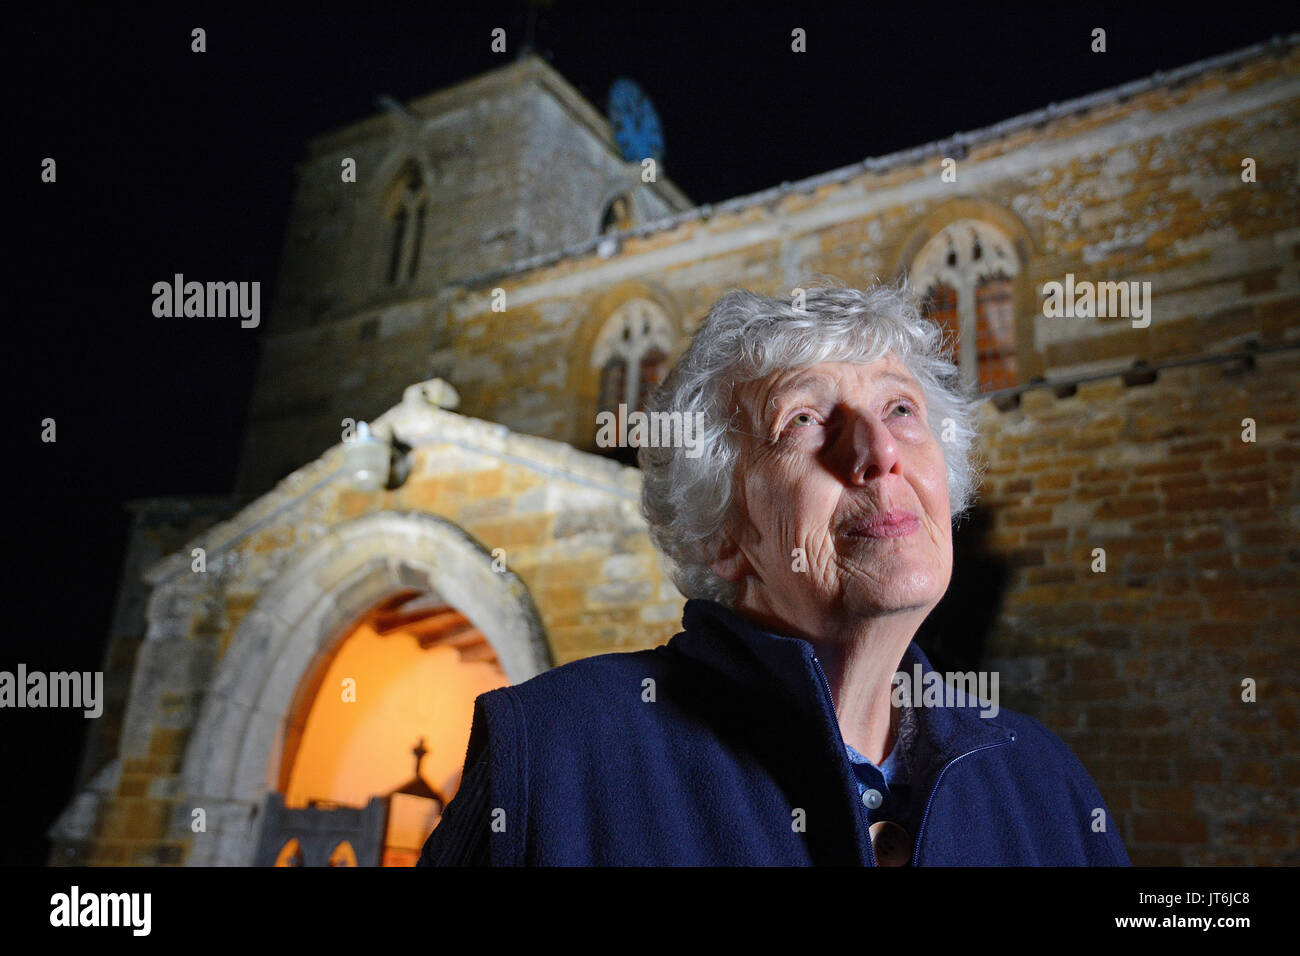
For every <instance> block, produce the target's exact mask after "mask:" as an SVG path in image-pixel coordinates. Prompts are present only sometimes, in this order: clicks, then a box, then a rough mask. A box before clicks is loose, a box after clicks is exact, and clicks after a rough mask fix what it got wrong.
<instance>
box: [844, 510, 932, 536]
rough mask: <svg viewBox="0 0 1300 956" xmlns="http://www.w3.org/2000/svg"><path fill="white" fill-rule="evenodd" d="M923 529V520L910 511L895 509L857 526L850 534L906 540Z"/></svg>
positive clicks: (861, 522)
mask: <svg viewBox="0 0 1300 956" xmlns="http://www.w3.org/2000/svg"><path fill="white" fill-rule="evenodd" d="M920 527H921V519H920V518H918V517H917V516H916V515H914V514H912V512H910V511H905V510H903V509H895V510H892V511H886V512H884V513H883V514H878V515H876V516H875V517H873V518H867V519H866V520H864V521H860V522H858V523H857V524H855V525H854V526H853V527H852V528H851V529H850V531H849V534H852V535H856V536H858V537H862V538H905V537H907V536H908V535H909V534H912V533H913V532H914V531H916V530H917V529H918V528H920Z"/></svg>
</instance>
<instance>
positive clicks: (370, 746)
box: [261, 589, 509, 866]
mask: <svg viewBox="0 0 1300 956" xmlns="http://www.w3.org/2000/svg"><path fill="white" fill-rule="evenodd" d="M507 683H509V681H508V680H507V678H506V674H505V671H504V670H502V669H501V664H500V662H499V661H498V659H497V655H496V651H495V650H494V649H493V647H492V645H491V644H490V643H489V642H488V640H487V638H486V637H485V636H484V634H483V632H482V631H480V630H479V629H478V628H477V627H476V626H475V625H474V624H473V622H471V621H470V620H469V619H468V618H467V617H466V616H465V615H464V614H462V613H461V612H460V611H458V610H456V609H455V608H453V607H452V606H451V605H449V604H447V603H446V601H445V600H444V599H443V598H442V597H441V596H439V595H437V594H430V593H421V592H419V591H416V590H414V589H411V590H406V591H401V592H399V593H397V594H395V595H394V596H392V597H391V598H388V599H387V600H385V601H383V602H381V603H380V604H379V605H377V606H376V607H375V608H374V609H373V610H372V611H371V612H370V613H369V614H367V615H366V616H365V617H364V618H363V619H362V620H361V621H359V622H358V623H357V625H356V626H355V627H354V628H353V629H352V631H351V633H350V634H348V635H347V636H346V637H344V638H343V640H342V641H340V643H339V644H338V646H337V648H336V649H335V651H334V653H333V655H332V657H330V658H329V659H324V658H323V659H322V660H321V661H320V662H319V665H318V666H317V667H316V668H315V672H314V673H311V674H309V675H308V676H307V677H305V678H304V680H303V685H302V686H301V687H300V688H299V693H298V694H297V695H296V701H295V704H294V707H293V709H292V712H291V715H290V718H289V724H288V727H287V730H286V738H285V746H284V748H283V753H282V755H281V762H280V778H279V781H280V782H279V786H278V787H277V791H278V792H279V793H280V794H281V795H282V798H283V805H284V807H285V808H286V809H299V810H302V809H307V810H311V809H315V810H319V811H322V812H323V811H332V810H335V809H338V808H340V807H351V808H353V809H363V808H364V807H366V806H367V804H368V803H369V802H370V800H371V799H372V798H374V797H380V798H382V799H383V800H384V802H385V805H386V807H385V808H386V810H387V815H386V825H385V827H384V828H383V834H384V836H383V840H382V851H381V852H380V856H379V859H380V860H381V865H384V866H414V865H415V862H416V860H417V859H418V858H419V851H420V847H421V846H423V844H424V840H425V839H426V838H427V837H428V836H429V832H432V830H433V827H434V826H435V825H436V823H437V820H438V817H439V816H440V815H441V810H442V808H443V806H445V805H446V803H447V802H448V801H450V800H451V798H452V797H454V796H455V793H456V790H457V788H458V787H459V784H460V771H461V769H462V763H463V761H464V758H465V750H466V747H467V746H468V744H469V731H470V722H471V718H472V717H473V713H474V699H475V698H476V697H477V696H478V695H479V694H482V693H486V692H487V691H489V690H493V689H495V688H497V687H501V686H503V685H505V684H507ZM412 744H414V746H412ZM413 755H414V756H415V758H416V759H415V760H414V761H412V756H413ZM412 784H415V785H414V786H412ZM421 802H423V804H424V805H425V813H424V815H423V816H422V815H420V813H419V810H418V806H419V804H421ZM408 804H414V805H416V806H415V808H414V810H413V809H408ZM426 817H427V821H426V819H425V818H426ZM408 818H409V819H408ZM284 823H285V830H284V832H282V833H280V834H270V833H267V832H265V828H266V826H267V824H266V823H264V824H263V828H264V832H263V834H262V838H261V842H262V844H263V845H264V846H265V845H267V844H268V843H270V844H274V845H275V846H282V845H284V844H287V843H288V842H289V841H290V840H294V839H298V838H300V835H299V834H296V833H295V832H291V831H292V829H293V826H299V827H304V826H305V827H310V815H306V816H304V815H297V816H293V817H286V819H285V821H284ZM417 830H418V831H419V832H414V831H417ZM357 843H358V845H357V846H356V849H355V851H354V853H353V859H358V858H359V859H360V863H361V865H367V864H369V863H373V862H374V860H373V859H369V857H371V856H372V855H373V854H374V853H375V852H378V848H376V847H373V846H368V845H365V844H363V843H361V842H360V841H357ZM353 865H356V864H353Z"/></svg>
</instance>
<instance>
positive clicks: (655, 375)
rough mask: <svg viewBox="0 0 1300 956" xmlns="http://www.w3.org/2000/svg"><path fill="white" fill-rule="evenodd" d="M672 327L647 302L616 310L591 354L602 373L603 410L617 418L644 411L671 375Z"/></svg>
mask: <svg viewBox="0 0 1300 956" xmlns="http://www.w3.org/2000/svg"><path fill="white" fill-rule="evenodd" d="M672 348H673V332H672V325H671V324H670V323H669V321H668V316H667V315H665V314H664V310H663V309H661V308H660V307H659V306H657V305H655V304H654V303H653V302H650V301H649V300H647V299H632V300H631V301H629V302H625V303H623V305H621V306H619V308H618V309H617V310H615V312H614V314H613V315H611V316H610V317H609V318H608V319H607V320H606V321H605V324H604V325H603V326H602V327H601V330H600V333H599V334H598V335H597V336H596V342H595V345H593V346H592V350H591V364H592V367H593V368H598V369H600V398H599V403H600V407H599V408H598V409H597V411H600V412H613V413H614V414H616V415H617V414H618V406H619V405H623V406H624V407H625V409H626V412H627V413H630V412H634V411H644V410H645V407H646V403H647V402H648V401H649V400H650V394H651V392H652V391H653V390H654V389H655V388H656V387H657V386H659V385H660V384H661V383H662V382H663V380H664V376H665V375H666V374H667V372H668V356H669V355H670V354H672Z"/></svg>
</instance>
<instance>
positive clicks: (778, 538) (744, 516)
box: [713, 353, 952, 633]
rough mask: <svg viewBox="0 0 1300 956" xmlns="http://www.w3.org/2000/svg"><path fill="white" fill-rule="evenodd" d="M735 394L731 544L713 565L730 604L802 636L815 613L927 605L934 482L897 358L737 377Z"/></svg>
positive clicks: (843, 615) (923, 423) (935, 542)
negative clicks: (736, 592) (732, 597)
mask: <svg viewBox="0 0 1300 956" xmlns="http://www.w3.org/2000/svg"><path fill="white" fill-rule="evenodd" d="M736 401H737V402H738V404H739V407H740V412H741V414H740V418H739V421H741V422H744V424H743V425H741V426H740V427H741V428H742V429H743V430H744V431H746V432H747V433H748V434H747V435H741V436H738V437H739V440H740V442H741V448H742V451H741V457H740V462H739V464H738V467H737V475H736V479H735V480H736V488H737V496H736V501H735V510H734V511H733V515H734V516H735V518H734V519H733V524H732V528H731V532H730V541H731V542H732V544H733V547H732V548H730V549H729V550H728V551H724V553H723V556H722V557H721V558H720V559H719V560H718V561H715V562H714V564H713V568H714V570H715V571H717V572H718V573H719V574H721V575H722V576H723V577H726V578H728V579H729V580H733V581H741V580H744V584H743V586H742V592H741V594H742V597H741V601H742V607H745V608H748V609H750V610H756V611H760V612H768V613H770V614H771V615H772V616H774V617H777V618H778V619H780V620H783V621H788V622H789V623H790V624H792V625H794V626H795V627H797V628H799V629H800V630H801V631H803V632H805V633H811V632H816V631H817V630H818V629H819V628H818V626H817V625H816V624H814V622H818V621H826V622H827V626H829V625H830V623H831V622H833V621H835V620H846V619H852V618H860V617H862V616H876V615H886V614H892V613H897V612H907V611H914V612H919V614H920V617H921V618H924V616H925V615H926V614H929V612H930V611H931V610H932V609H933V608H934V606H935V605H936V604H938V603H939V599H940V598H942V597H943V594H944V591H946V590H947V588H948V582H949V579H950V577H951V574H952V524H951V517H950V514H949V508H948V483H947V476H946V472H945V466H944V457H943V451H942V449H941V448H940V446H939V442H938V441H937V440H936V438H935V436H934V434H933V433H932V432H931V430H930V427H929V418H928V409H927V407H926V404H925V396H924V394H923V393H922V391H921V388H920V386H919V385H918V384H917V383H916V380H915V379H913V378H912V376H911V375H910V374H908V372H907V370H906V368H905V366H904V365H903V364H902V362H900V361H899V360H898V359H897V358H895V357H894V356H893V355H892V354H889V353H887V354H886V355H885V356H884V358H882V359H881V360H879V361H877V362H875V363H873V364H871V365H853V364H848V363H840V362H827V363H823V364H821V365H816V366H813V367H812V368H808V369H801V370H793V371H787V372H780V373H777V374H774V375H772V376H770V377H768V378H766V379H762V380H759V381H755V382H748V383H744V384H742V385H740V386H738V387H737V390H736ZM886 516H888V517H891V518H893V519H894V520H893V521H892V522H889V521H887V520H882V519H886ZM918 623H919V621H918Z"/></svg>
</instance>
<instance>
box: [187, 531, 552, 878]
mask: <svg viewBox="0 0 1300 956" xmlns="http://www.w3.org/2000/svg"><path fill="white" fill-rule="evenodd" d="M409 589H417V590H421V591H426V592H429V593H435V594H438V595H441V596H442V597H443V598H444V599H445V600H446V601H447V603H448V604H451V605H454V606H455V607H456V608H457V609H458V610H459V611H460V612H461V613H463V614H464V615H465V617H467V618H468V619H469V620H470V621H471V622H472V623H473V624H474V625H475V626H476V627H477V628H478V629H479V630H480V631H482V633H483V634H484V635H485V636H486V637H487V639H488V641H489V642H490V643H491V644H492V646H493V648H494V649H495V651H496V653H497V658H498V660H499V661H500V663H501V666H502V668H503V669H504V670H505V672H506V676H507V677H508V678H509V679H510V681H511V683H519V682H521V681H524V680H527V679H528V678H530V677H533V676H535V675H536V674H539V673H541V672H542V671H544V670H546V669H548V668H549V667H550V666H551V665H552V661H551V656H550V650H549V647H548V645H547V643H546V640H545V636H544V633H543V630H542V626H541V623H540V618H539V616H538V614H537V611H536V608H535V607H534V606H533V603H532V599H531V598H530V597H529V595H528V592H527V589H526V588H525V587H524V585H523V582H522V581H520V580H519V579H518V578H517V577H516V576H515V575H514V574H512V573H510V572H508V571H506V572H500V573H499V572H494V571H493V570H492V557H491V555H490V554H489V553H488V552H487V551H486V550H484V548H483V547H482V546H481V545H480V544H478V542H476V541H475V540H474V539H473V538H471V537H470V536H469V535H467V534H466V533H465V532H464V531H463V530H461V529H460V528H459V527H457V526H456V525H454V524H451V523H450V522H448V521H446V520H444V519H442V518H438V517H436V516H434V515H430V514H425V513H421V512H406V513H399V512H380V513H377V514H371V515H366V516H364V517H361V518H357V519H355V520H353V521H350V522H347V523H346V524H342V525H339V526H338V527H336V528H333V529H332V530H331V531H330V532H329V533H328V534H326V535H325V536H323V537H322V538H320V539H319V540H317V541H315V542H313V544H312V545H311V546H310V548H308V549H307V550H306V552H305V553H304V554H303V555H302V556H301V557H300V558H299V559H298V560H297V561H296V562H295V563H294V564H293V565H292V566H291V567H290V568H289V569H288V570H287V571H286V572H284V573H283V574H282V575H281V576H280V577H279V578H278V579H277V580H276V581H275V582H274V583H273V584H272V585H271V586H270V587H268V588H267V589H266V590H265V591H264V592H263V594H262V596H261V597H260V598H259V599H258V601H257V603H256V604H255V605H254V607H253V609H252V610H251V611H250V612H249V614H248V616H247V617H246V618H245V619H244V620H243V621H242V622H241V623H240V625H239V627H238V629H237V630H236V632H235V634H234V636H233V638H232V639H231V646H230V650H229V651H228V652H227V653H226V655H225V656H224V657H223V659H222V661H221V664H220V666H219V668H218V671H217V674H216V677H215V679H214V681H213V683H212V685H211V688H210V690H209V693H208V695H207V698H206V699H205V701H204V704H203V708H202V711H201V713H200V715H199V720H198V723H197V725H196V727H195V730H194V733H193V734H192V735H191V737H190V741H189V745H188V746H187V748H186V752H185V757H184V761H183V764H182V767H181V781H180V789H181V793H182V794H183V798H182V804H181V807H180V811H182V812H178V813H177V815H176V817H175V818H173V821H172V824H171V829H172V836H171V839H174V840H177V841H182V842H189V843H191V852H190V854H189V856H188V858H187V860H186V862H187V863H188V864H190V865H230V866H247V865H250V864H251V863H252V860H253V854H254V852H255V848H256V844H257V837H258V833H259V830H260V821H259V820H257V819H256V817H257V810H258V808H259V807H260V806H261V804H262V801H263V799H264V797H265V795H266V793H267V792H268V791H269V790H273V789H274V788H275V786H276V783H277V780H276V778H277V774H278V764H279V759H278V758H279V755H280V752H281V750H282V749H283V747H284V728H285V723H286V718H287V716H288V714H289V712H290V710H291V709H292V707H293V705H294V699H295V693H296V691H297V689H298V687H299V685H300V683H301V682H302V680H303V678H304V676H305V675H307V674H308V673H309V671H310V669H311V668H312V667H313V665H314V663H315V662H317V661H318V660H319V659H320V658H321V657H322V655H327V654H329V652H330V651H331V649H332V647H333V645H334V644H335V643H336V642H337V641H338V640H340V639H341V638H342V636H343V635H345V634H346V633H347V632H348V630H349V629H350V627H351V626H352V625H353V624H354V623H355V622H356V621H357V620H359V619H360V618H361V617H362V616H363V615H365V614H366V612H367V611H368V610H370V609H371V608H372V607H374V605H376V604H377V603H379V602H380V601H382V600H384V599H385V598H386V597H388V596H390V595H392V594H393V593H395V592H397V591H402V590H409ZM195 809H202V810H203V812H204V817H205V824H206V831H205V832H200V833H192V832H191V825H190V824H191V820H192V817H193V811H194V810H195Z"/></svg>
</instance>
